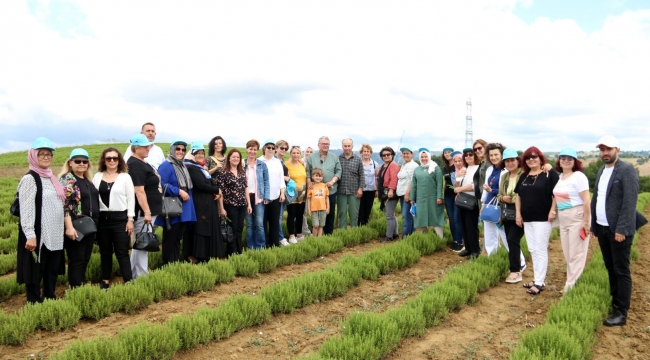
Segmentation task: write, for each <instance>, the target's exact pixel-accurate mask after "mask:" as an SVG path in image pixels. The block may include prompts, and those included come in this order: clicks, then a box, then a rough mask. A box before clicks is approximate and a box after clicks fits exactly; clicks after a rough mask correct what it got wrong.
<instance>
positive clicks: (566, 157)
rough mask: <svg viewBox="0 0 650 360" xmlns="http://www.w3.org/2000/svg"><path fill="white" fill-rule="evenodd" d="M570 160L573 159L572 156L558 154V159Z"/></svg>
mask: <svg viewBox="0 0 650 360" xmlns="http://www.w3.org/2000/svg"><path fill="white" fill-rule="evenodd" d="M571 160H573V156H565V155H561V156H560V161H571Z"/></svg>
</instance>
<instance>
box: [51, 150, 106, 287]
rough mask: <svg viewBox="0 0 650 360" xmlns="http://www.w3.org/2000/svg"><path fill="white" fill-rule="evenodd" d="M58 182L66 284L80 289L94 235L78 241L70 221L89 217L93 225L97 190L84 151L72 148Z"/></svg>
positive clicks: (96, 218) (97, 197)
mask: <svg viewBox="0 0 650 360" xmlns="http://www.w3.org/2000/svg"><path fill="white" fill-rule="evenodd" d="M59 178H60V179H59V182H60V183H61V186H63V190H64V191H65V197H66V198H65V202H64V207H63V210H64V212H65V217H64V221H65V241H64V244H63V246H64V248H65V250H66V253H67V254H68V282H69V283H70V287H71V288H74V287H77V286H81V285H82V284H83V282H84V281H85V275H86V266H88V262H89V261H90V255H91V254H92V251H93V244H94V243H95V234H91V235H86V236H83V237H81V238H80V236H79V235H80V234H78V233H77V231H76V230H75V228H74V226H72V221H73V220H76V219H77V218H79V217H80V216H83V215H85V216H89V217H91V218H92V219H93V221H94V222H95V224H97V222H98V219H99V191H97V188H95V185H93V183H92V181H91V179H92V177H91V176H90V160H88V152H87V151H86V150H84V149H81V148H77V149H73V150H72V152H71V153H70V158H69V159H68V161H66V163H65V164H64V165H63V169H62V170H61V173H60V174H59Z"/></svg>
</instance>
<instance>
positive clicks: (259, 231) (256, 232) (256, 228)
mask: <svg viewBox="0 0 650 360" xmlns="http://www.w3.org/2000/svg"><path fill="white" fill-rule="evenodd" d="M251 204H255V195H252V196H251ZM252 208H253V212H252V213H251V214H248V215H246V246H248V248H249V249H255V250H259V249H262V248H264V247H266V237H265V236H264V202H261V203H259V204H257V205H252Z"/></svg>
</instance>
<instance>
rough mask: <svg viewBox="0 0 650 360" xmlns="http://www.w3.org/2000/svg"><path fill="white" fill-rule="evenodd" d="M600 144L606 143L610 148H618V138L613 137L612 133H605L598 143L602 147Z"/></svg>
mask: <svg viewBox="0 0 650 360" xmlns="http://www.w3.org/2000/svg"><path fill="white" fill-rule="evenodd" d="M600 145H605V146H607V147H610V148H617V147H618V139H617V138H615V137H613V136H612V135H605V136H603V137H601V138H600V140H598V144H597V145H596V147H600Z"/></svg>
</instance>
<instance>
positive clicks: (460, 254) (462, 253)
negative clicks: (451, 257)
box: [458, 249, 470, 257]
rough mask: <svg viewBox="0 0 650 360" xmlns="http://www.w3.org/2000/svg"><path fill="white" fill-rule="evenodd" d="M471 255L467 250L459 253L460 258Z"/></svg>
mask: <svg viewBox="0 0 650 360" xmlns="http://www.w3.org/2000/svg"><path fill="white" fill-rule="evenodd" d="M469 254H470V252H469V251H467V249H465V250H463V251H461V252H459V253H458V256H462V257H465V256H467V255H469Z"/></svg>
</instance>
